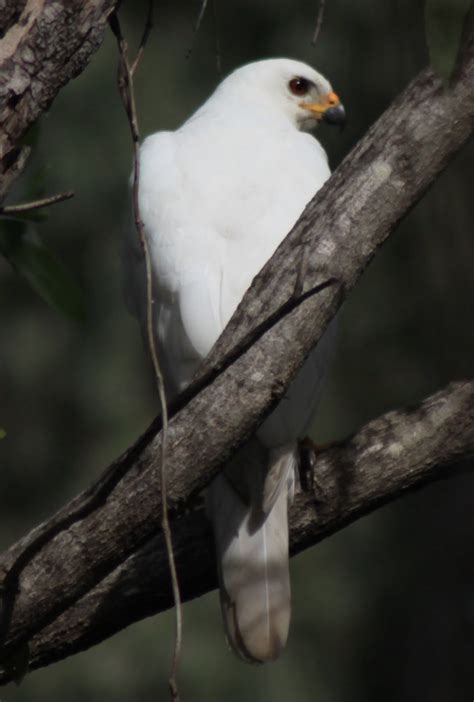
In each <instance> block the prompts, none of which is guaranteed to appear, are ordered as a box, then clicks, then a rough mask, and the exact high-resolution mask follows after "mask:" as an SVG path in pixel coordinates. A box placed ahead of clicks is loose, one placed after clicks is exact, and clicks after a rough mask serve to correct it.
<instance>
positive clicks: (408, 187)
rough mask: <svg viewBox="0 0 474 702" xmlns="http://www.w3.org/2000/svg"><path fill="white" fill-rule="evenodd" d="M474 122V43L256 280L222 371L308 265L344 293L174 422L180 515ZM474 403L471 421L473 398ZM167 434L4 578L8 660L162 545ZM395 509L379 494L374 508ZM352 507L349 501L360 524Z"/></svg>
mask: <svg viewBox="0 0 474 702" xmlns="http://www.w3.org/2000/svg"><path fill="white" fill-rule="evenodd" d="M473 120H474V55H473V44H472V36H471V41H470V44H467V45H466V47H465V52H464V58H463V61H462V64H461V67H460V71H459V75H458V77H457V78H456V80H455V81H454V84H453V87H452V89H451V90H450V91H449V92H444V91H443V89H442V87H441V84H440V82H439V81H438V80H437V79H435V78H434V76H433V74H432V73H431V71H429V70H427V71H424V72H423V73H421V74H420V75H419V76H418V78H417V79H416V80H415V81H413V83H412V84H411V85H410V86H409V87H408V88H407V90H406V91H405V92H404V93H403V94H402V95H401V96H400V97H399V98H398V99H397V100H396V101H395V103H394V104H393V105H392V106H391V107H390V108H389V109H388V110H387V112H386V113H385V114H384V115H383V116H382V117H381V118H380V120H379V121H378V122H377V123H376V124H375V125H374V126H373V127H372V129H371V130H370V131H369V133H368V134H367V135H366V137H365V138H364V139H363V140H362V141H361V142H360V143H359V144H358V146H357V147H356V148H355V149H354V150H353V152H352V153H351V154H350V155H349V156H348V157H347V159H346V160H345V161H344V163H343V164H342V165H341V167H340V168H339V169H338V170H337V172H336V173H335V174H334V176H333V177H332V178H331V180H330V182H328V183H327V185H326V186H325V187H324V188H323V189H322V191H320V193H318V195H317V196H316V198H315V199H314V200H313V201H312V202H311V203H310V204H309V206H308V207H307V208H306V210H305V212H304V213H303V216H302V217H301V219H300V220H299V222H298V223H297V225H296V226H295V228H294V229H293V231H292V232H291V233H290V235H289V237H288V238H287V239H286V240H285V242H284V243H283V244H282V246H281V247H280V248H279V250H278V251H277V253H276V254H275V256H274V257H273V258H272V260H271V261H270V262H269V263H268V264H267V266H266V267H265V268H264V270H263V271H262V273H261V274H260V275H259V276H258V277H257V279H256V281H255V283H254V285H253V286H252V289H251V290H250V291H249V293H248V294H247V295H246V297H245V299H244V301H243V303H242V305H241V306H240V307H239V310H237V312H236V315H235V316H234V318H233V320H232V321H231V323H230V325H229V327H228V329H226V331H225V332H224V334H223V337H222V339H221V341H220V342H219V343H218V344H217V346H216V349H215V350H214V352H213V353H212V355H211V356H212V359H211V361H210V364H211V365H214V364H215V363H216V359H217V362H218V361H219V360H220V359H221V358H222V356H223V355H224V354H225V353H226V352H227V351H228V350H229V349H230V348H232V347H233V345H234V344H235V343H236V340H239V339H242V338H244V336H245V334H247V333H248V331H249V329H250V328H253V327H254V326H255V324H257V323H260V322H262V320H263V319H265V318H266V317H267V316H269V315H270V314H272V313H273V312H274V311H275V310H276V309H278V307H280V306H282V305H283V304H284V303H286V302H287V301H288V300H289V299H290V298H291V296H292V295H293V291H294V289H295V285H296V284H297V283H299V282H300V277H301V276H300V274H299V271H300V269H301V260H302V257H305V260H306V262H307V265H306V274H305V277H304V281H303V284H304V290H307V289H309V288H312V287H314V285H316V284H317V283H318V282H321V281H323V280H327V279H329V278H336V279H337V280H338V281H340V284H341V286H340V287H339V286H337V289H335V286H331V287H329V288H327V289H326V290H325V291H324V292H322V293H321V294H320V295H317V296H315V297H311V298H309V299H308V300H306V301H305V302H304V304H302V305H300V306H299V307H298V308H297V309H295V310H294V311H293V312H291V313H290V314H288V315H286V316H285V317H284V318H283V319H281V321H280V322H278V323H277V324H276V325H275V326H274V327H272V328H271V329H270V330H269V331H268V332H266V333H265V334H264V335H263V336H262V337H261V338H259V340H258V341H257V342H256V343H255V344H254V345H253V346H252V347H251V348H250V349H248V350H247V351H246V352H245V354H244V355H243V356H242V357H240V358H239V359H238V360H236V361H235V362H234V363H233V364H232V365H230V367H228V368H227V370H226V371H225V372H224V373H223V374H222V375H220V376H219V377H218V378H217V379H215V380H214V382H212V383H211V384H208V385H207V386H205V387H204V388H203V389H201V391H200V392H199V393H197V394H196V395H195V396H194V397H192V399H191V400H190V401H189V402H188V403H187V404H186V405H185V406H184V407H181V409H180V410H179V411H178V412H177V413H176V414H175V416H174V417H173V419H172V421H171V423H170V431H169V454H168V470H169V475H170V478H172V479H170V484H169V501H170V507H171V511H172V512H174V514H176V515H181V514H182V513H183V511H184V509H185V507H186V506H188V507H189V500H190V499H191V498H193V497H195V496H196V495H197V494H198V493H199V492H200V491H201V490H202V488H203V487H204V486H205V485H206V484H207V483H208V482H209V481H210V480H211V479H212V477H213V476H214V475H215V474H216V473H217V471H218V470H219V468H220V467H221V466H222V464H223V462H225V461H226V460H228V459H229V457H230V456H231V455H232V454H233V453H234V452H235V450H236V449H237V448H238V447H239V446H240V445H241V444H242V442H243V441H244V440H245V439H246V438H248V437H249V436H250V435H251V434H252V432H253V431H254V429H255V427H256V425H257V424H258V423H259V422H260V421H261V420H262V418H263V417H264V416H265V414H266V413H268V412H269V411H270V410H271V408H272V406H274V404H275V403H276V402H277V401H278V400H279V399H280V397H281V396H282V394H283V392H284V388H285V387H286V386H287V384H288V382H289V381H290V380H291V378H292V377H293V376H294V374H295V372H296V371H297V370H298V368H299V367H300V366H301V364H302V363H303V361H304V359H305V357H306V356H307V354H308V353H309V351H310V349H311V348H312V347H313V346H314V344H315V343H316V342H317V340H318V339H319V337H320V336H321V334H322V332H323V330H324V328H325V326H326V325H327V323H328V322H329V320H330V318H331V317H332V316H333V315H334V313H335V311H336V309H337V307H338V304H339V303H340V299H341V295H340V294H339V290H340V289H341V288H343V289H345V290H346V291H347V290H348V289H350V288H351V287H352V285H353V284H354V283H355V281H356V280H357V278H358V277H359V276H360V274H361V273H362V271H363V270H364V268H365V266H366V265H367V263H368V262H369V260H370V259H371V258H372V256H373V255H374V253H375V251H376V250H377V248H378V247H379V246H380V245H381V244H382V243H383V241H384V240H385V239H386V238H387V236H388V235H389V233H390V232H391V231H392V230H393V228H394V226H395V224H396V223H397V221H398V220H399V219H400V218H401V217H403V215H404V214H405V213H406V212H407V211H408V209H409V208H410V207H411V206H412V205H413V204H414V203H415V202H416V201H417V200H418V199H419V198H420V197H421V196H422V194H423V192H424V191H425V190H426V188H427V187H428V186H429V185H430V183H431V182H432V181H433V180H434V178H435V177H436V175H437V174H438V173H439V172H440V171H441V170H442V168H443V167H444V166H445V165H446V163H447V162H448V160H449V159H450V158H451V157H452V156H453V155H454V154H455V153H456V152H457V150H458V149H459V148H460V147H461V146H462V144H463V143H464V142H465V141H466V140H467V139H468V137H469V136H470V135H471V133H472V129H473ZM208 367H209V364H208ZM470 401H471V405H470V406H471V407H472V396H471V398H470ZM158 426H159V425H158V424H157V423H156V424H155V425H154V426H152V427H151V428H150V429H149V430H148V432H147V433H146V434H145V435H144V436H143V437H141V438H140V439H139V440H138V441H137V443H136V444H135V445H134V446H133V447H131V448H130V449H129V451H127V452H126V453H125V454H124V455H123V456H122V457H121V458H120V459H118V460H117V461H116V462H115V463H114V464H113V465H112V466H111V467H110V468H109V469H108V470H107V471H106V473H105V474H104V476H103V477H102V478H101V479H100V480H99V481H98V483H97V484H96V485H94V486H92V487H91V488H89V489H88V490H87V491H86V492H85V493H83V494H82V495H79V496H78V497H77V498H76V499H75V500H74V501H73V502H72V503H71V504H70V505H67V506H66V507H65V508H64V509H62V510H61V511H60V512H59V513H58V515H56V517H54V518H53V519H52V520H50V522H48V523H46V524H44V525H42V526H40V527H38V528H37V529H36V530H35V531H33V532H32V533H31V534H30V535H28V536H27V537H25V539H24V540H22V542H20V543H18V544H15V545H14V546H13V547H12V548H11V549H10V550H9V551H8V552H7V553H6V554H5V555H4V556H3V558H2V559H1V560H0V570H1V569H3V571H4V572H8V571H9V572H10V576H7V578H6V580H5V585H6V587H7V595H8V597H7V600H6V604H7V606H6V608H5V610H6V611H5V616H4V621H3V633H4V636H5V643H6V644H7V650H8V649H12V648H13V647H15V646H18V645H20V644H21V643H22V642H25V641H27V640H31V639H32V637H34V635H35V634H38V633H39V632H40V631H41V630H44V629H45V627H46V626H48V624H51V623H52V622H54V620H55V619H56V618H57V617H58V616H60V615H61V613H62V612H64V611H65V610H66V609H67V608H68V607H71V606H72V605H74V603H76V602H78V601H79V600H80V598H82V597H84V596H85V595H86V593H88V592H89V591H91V590H92V589H93V588H94V586H95V585H96V584H97V583H98V582H100V581H101V580H103V578H104V577H107V575H108V574H109V573H111V572H112V571H113V569H115V568H116V567H117V566H119V565H120V564H122V563H123V562H124V561H125V559H126V558H127V557H128V556H130V554H132V553H133V552H134V551H136V550H137V549H138V548H139V547H140V546H141V545H142V544H144V543H145V542H146V541H148V540H149V539H150V538H152V537H153V536H154V535H155V534H156V533H157V531H158V530H159V519H160V510H161V504H160V495H159V487H158V485H157V472H156V461H157V456H159V449H160V435H159V432H158V431H157V429H158ZM410 426H411V425H409V426H408V427H407V431H408V430H409V429H410ZM409 436H410V434H408V435H407V438H409ZM371 450H373V451H376V450H378V449H377V444H376V443H375V444H373V447H372V449H371V447H370V446H368V447H367V452H368V453H370V451H371ZM467 455H471V454H470V453H469V452H468V453H467ZM403 460H404V457H403ZM346 469H347V470H349V466H346ZM323 474H324V471H323ZM318 476H319V473H318ZM406 479H407V480H408V479H409V475H408V477H407V478H406ZM354 484H355V485H357V481H355V483H354ZM349 487H350V485H349V486H348V485H345V484H344V485H342V492H341V490H339V491H338V492H336V493H334V494H332V493H331V491H329V493H328V492H327V489H326V491H325V494H329V497H330V498H331V499H329V498H327V497H325V503H324V504H326V503H327V504H332V503H333V498H334V499H335V500H336V501H335V503H334V504H335V505H336V507H337V510H338V511H339V512H341V510H343V509H345V508H346V506H345V505H343V504H342V503H343V498H344V500H346V494H347V493H348V489H349ZM382 499H384V498H383V496H382V495H380V494H377V493H375V496H374V501H375V502H377V501H381V500H382ZM350 505H351V502H350V500H348V501H347V506H348V509H349V512H347V519H350V514H351V507H350ZM368 508H369V507H367V509H368ZM322 509H324V505H323V508H322ZM354 514H355V512H354ZM329 522H330V520H329ZM332 524H333V527H332V528H336V526H335V522H332ZM328 529H329V527H328ZM303 533H305V529H303ZM302 538H303V541H304V537H302ZM210 584H212V583H209V584H208V586H209V585H210ZM183 586H184V587H185V588H186V587H187V584H186V583H183ZM17 587H18V592H15V590H16V588H17ZM185 595H187V593H186V592H185Z"/></svg>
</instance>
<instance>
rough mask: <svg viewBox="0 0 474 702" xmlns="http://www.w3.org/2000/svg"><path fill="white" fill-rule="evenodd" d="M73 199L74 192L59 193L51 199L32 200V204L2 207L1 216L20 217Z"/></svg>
mask: <svg viewBox="0 0 474 702" xmlns="http://www.w3.org/2000/svg"><path fill="white" fill-rule="evenodd" d="M71 197H74V190H68V191H67V192H65V193H58V194H57V195H50V196H49V197H43V198H41V199H39V200H32V201H31V202H21V203H19V204H18V205H5V207H0V214H3V215H19V214H23V212H30V211H31V210H39V209H41V208H42V207H49V206H50V205H56V203H58V202H63V201H64V200H69V199H70V198H71Z"/></svg>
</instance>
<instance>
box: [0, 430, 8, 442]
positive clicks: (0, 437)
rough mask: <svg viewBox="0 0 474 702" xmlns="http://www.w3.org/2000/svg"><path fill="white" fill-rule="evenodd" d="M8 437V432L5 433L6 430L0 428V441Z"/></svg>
mask: <svg viewBox="0 0 474 702" xmlns="http://www.w3.org/2000/svg"><path fill="white" fill-rule="evenodd" d="M6 435H7V432H6V431H5V429H2V427H0V441H1V440H2V439H4V438H5V437H6Z"/></svg>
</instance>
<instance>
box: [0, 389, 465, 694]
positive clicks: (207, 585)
mask: <svg viewBox="0 0 474 702" xmlns="http://www.w3.org/2000/svg"><path fill="white" fill-rule="evenodd" d="M468 461H471V466H470V467H471V468H472V467H474V380H473V381H470V382H468V381H465V382H457V383H452V384H450V385H449V386H448V387H447V388H445V389H444V390H443V391H441V392H439V393H436V394H435V395H433V396H431V397H429V398H428V399H426V400H425V401H424V402H423V403H422V404H421V405H420V406H418V407H411V408H408V409H404V410H399V411H395V412H388V413H387V414H385V415H383V416H382V417H379V418H378V419H375V420H373V421H371V422H369V423H368V424H367V425H365V426H364V427H362V429H360V430H359V431H358V432H357V433H356V434H355V435H354V436H352V437H350V438H349V439H346V440H345V441H343V442H341V443H340V444H337V445H335V446H332V447H330V448H328V449H326V450H325V451H323V452H322V453H321V454H320V455H319V456H318V461H317V463H316V467H315V468H314V469H313V470H312V473H311V475H309V476H308V478H309V480H308V485H309V487H308V489H306V491H305V492H303V491H302V490H301V489H300V490H299V491H298V493H297V496H296V499H295V502H294V504H293V506H292V509H291V513H290V528H291V551H292V555H295V554H296V553H299V552H300V551H302V550H303V549H306V548H308V547H309V546H312V545H313V544H315V543H317V542H318V541H320V540H322V539H324V538H326V537H327V536H329V535H330V534H332V533H334V532H335V531H338V530H339V529H341V528H343V527H344V526H346V525H347V524H349V523H351V522H353V521H355V520H356V519H358V518H359V517H360V516H362V515H365V514H367V513H368V512H371V511H373V510H375V509H377V508H378V507H380V505H381V504H384V503H386V502H389V501H392V500H394V499H396V498H398V497H400V496H401V495H403V494H405V493H406V492H407V491H411V490H414V489H418V488H419V487H420V486H422V485H424V484H426V483H427V482H431V481H434V480H439V479H443V478H447V477H450V476H453V475H455V474H456V473H457V472H458V471H459V470H461V469H463V468H464V467H468V463H467V462H468ZM173 529H174V537H175V543H174V545H175V553H176V556H177V565H178V571H179V577H180V581H181V583H182V584H183V596H184V599H186V600H189V599H193V598H195V597H198V596H200V595H202V594H204V593H205V592H207V591H209V590H211V589H213V588H215V587H216V586H217V579H216V574H215V561H214V545H213V540H212V534H211V531H210V526H209V524H208V521H207V519H206V517H205V514H204V510H203V508H202V506H201V505H196V506H195V507H194V508H193V509H192V510H191V511H190V512H188V513H186V514H184V515H182V516H181V518H179V519H177V520H176V521H175V522H174V524H173ZM172 606H173V595H172V591H171V588H170V583H169V575H168V566H167V555H166V547H165V543H164V539H163V537H162V536H161V535H160V536H155V537H154V538H153V539H151V540H150V541H149V542H147V544H146V545H145V546H143V547H142V548H141V549H139V550H138V551H137V552H136V553H134V554H133V555H131V556H130V557H129V558H128V559H127V560H126V561H125V562H124V563H122V564H121V565H120V566H119V567H118V568H116V569H115V570H114V571H113V572H112V573H111V574H109V575H108V576H106V577H105V578H104V579H103V580H101V582H100V583H98V585H97V586H96V587H95V588H93V589H92V590H91V591H90V592H89V593H87V595H85V596H84V597H83V598H82V599H80V600H79V601H78V602H76V603H75V604H73V605H72V606H71V607H70V608H69V609H68V610H67V611H66V612H64V613H63V614H62V615H61V616H60V617H58V619H56V620H55V621H54V622H53V623H52V624H50V625H49V626H48V627H46V628H45V629H43V630H42V631H40V632H39V633H38V634H37V635H36V636H35V637H34V638H33V640H32V641H31V642H30V652H31V659H30V669H34V668H38V667H40V666H44V665H48V664H51V663H53V662H55V661H57V660H60V659H62V658H65V657H67V656H70V655H73V654H74V653H77V652H79V651H81V650H84V649H86V648H89V647H90V646H93V645H95V644H97V643H99V642H100V641H102V640H103V639H105V638H107V637H109V636H112V635H113V634H114V633H116V632H117V631H119V630H120V629H123V628H124V627H126V626H128V625H129V624H131V623H133V622H135V621H137V620H138V619H142V618H143V617H145V616H149V615H151V614H155V613H156V612H160V611H163V610H165V609H167V608H169V607H172ZM0 682H6V679H5V678H3V679H2V678H0Z"/></svg>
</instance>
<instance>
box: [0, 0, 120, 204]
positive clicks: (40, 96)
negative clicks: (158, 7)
mask: <svg viewBox="0 0 474 702" xmlns="http://www.w3.org/2000/svg"><path fill="white" fill-rule="evenodd" d="M115 4H116V2H115V1H114V0H81V1H80V2H79V1H78V0H70V1H66V0H63V1H62V2H58V1H57V0H54V1H53V0H27V1H26V2H7V3H6V6H5V7H4V6H2V5H0V25H1V26H0V36H1V31H4V32H5V34H4V36H3V38H2V39H1V41H0V202H1V200H2V199H3V197H4V196H5V194H6V192H7V191H8V189H9V188H10V186H11V185H12V183H13V181H14V180H15V178H16V177H17V176H18V174H19V173H20V172H21V170H22V167H23V165H24V161H25V158H26V155H27V149H26V147H22V146H21V140H22V138H23V136H24V135H25V134H26V132H27V130H28V129H29V128H30V127H31V125H32V124H33V123H34V122H35V121H36V120H37V119H38V117H39V116H40V115H41V114H42V113H43V112H44V111H45V110H47V109H48V107H49V105H50V104H51V102H52V100H53V99H54V98H55V96H56V94H57V93H58V91H59V90H60V89H61V88H62V87H63V85H65V84H66V83H67V82H68V81H70V80H71V79H72V78H74V77H75V76H77V75H78V74H79V73H80V72H81V71H82V70H84V68H85V67H86V66H87V64H88V62H89V60H90V58H91V57H92V55H93V54H94V53H95V51H96V50H97V49H98V48H99V46H100V44H101V43H102V39H103V36H104V32H105V30H106V28H107V18H108V16H109V14H110V12H111V11H112V9H113V7H114V5H115Z"/></svg>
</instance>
